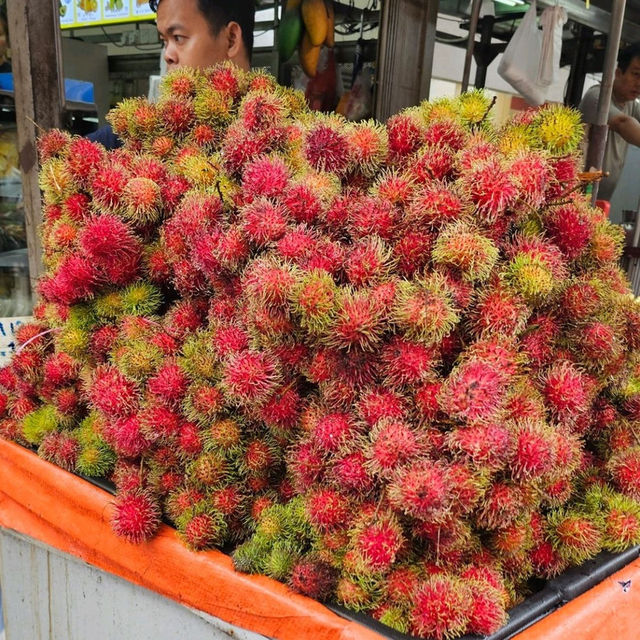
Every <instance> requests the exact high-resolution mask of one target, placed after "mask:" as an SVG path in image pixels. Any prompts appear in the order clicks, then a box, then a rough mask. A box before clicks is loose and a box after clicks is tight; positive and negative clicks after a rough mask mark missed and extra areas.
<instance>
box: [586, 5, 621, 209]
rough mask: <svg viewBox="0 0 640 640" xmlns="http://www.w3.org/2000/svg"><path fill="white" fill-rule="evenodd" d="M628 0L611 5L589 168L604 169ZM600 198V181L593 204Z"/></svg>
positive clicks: (596, 184) (591, 133) (594, 189)
mask: <svg viewBox="0 0 640 640" xmlns="http://www.w3.org/2000/svg"><path fill="white" fill-rule="evenodd" d="M625 4H626V0H613V6H612V7H611V29H610V31H609V38H608V40H607V50H606V52H605V55H604V68H603V70H602V85H601V86H600V96H599V98H598V115H597V117H596V124H592V125H591V130H590V134H589V148H588V150H587V169H588V170H590V169H591V168H592V167H593V168H595V169H602V160H603V159H604V150H605V146H606V144H607V132H608V128H609V127H608V125H607V121H608V119H609V107H610V105H611V92H612V90H613V76H614V74H615V70H616V59H617V56H618V48H619V47H620V36H621V33H622V23H623V20H624V9H625ZM597 198H598V183H597V182H595V183H594V185H593V194H592V196H591V202H592V204H595V202H596V200H597Z"/></svg>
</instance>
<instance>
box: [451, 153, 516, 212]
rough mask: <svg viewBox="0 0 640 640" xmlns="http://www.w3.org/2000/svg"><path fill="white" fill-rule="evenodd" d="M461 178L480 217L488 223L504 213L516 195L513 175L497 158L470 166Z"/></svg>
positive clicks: (513, 201) (511, 204)
mask: <svg viewBox="0 0 640 640" xmlns="http://www.w3.org/2000/svg"><path fill="white" fill-rule="evenodd" d="M463 180H464V184H465V188H466V189H467V190H468V192H469V197H470V198H471V200H472V202H473V203H474V204H475V205H476V207H477V210H478V214H479V216H480V218H481V219H482V220H486V221H487V222H490V223H491V222H494V221H495V220H496V219H497V218H498V217H499V216H501V215H504V213H505V211H506V210H507V209H508V208H509V207H511V206H513V204H514V203H515V201H516V199H517V197H518V187H517V186H516V183H515V181H514V179H513V177H512V176H511V175H510V173H509V172H508V171H507V170H505V168H504V167H503V166H502V165H501V164H500V162H499V161H498V160H487V161H486V162H484V163H482V164H480V165H478V166H476V167H472V168H471V169H470V170H469V172H468V173H466V174H465V175H464V177H463Z"/></svg>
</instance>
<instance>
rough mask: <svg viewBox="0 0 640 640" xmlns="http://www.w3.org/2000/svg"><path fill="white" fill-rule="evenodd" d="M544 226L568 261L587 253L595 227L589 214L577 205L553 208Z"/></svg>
mask: <svg viewBox="0 0 640 640" xmlns="http://www.w3.org/2000/svg"><path fill="white" fill-rule="evenodd" d="M544 224H545V227H546V230H547V232H548V234H549V236H550V238H551V239H552V240H553V242H555V243H556V244H557V245H558V246H559V247H560V249H561V250H562V252H563V253H564V255H565V256H566V257H567V259H568V260H575V259H576V258H578V257H580V255H581V254H582V253H583V252H584V251H585V249H586V248H587V246H588V245H589V241H590V240H591V237H592V235H593V231H594V225H593V222H592V219H591V216H590V215H589V213H588V212H587V211H586V210H585V208H584V207H579V206H578V205H577V204H568V205H564V206H561V207H557V208H556V207H554V208H552V209H551V210H550V211H549V213H548V214H547V215H546V217H545V220H544Z"/></svg>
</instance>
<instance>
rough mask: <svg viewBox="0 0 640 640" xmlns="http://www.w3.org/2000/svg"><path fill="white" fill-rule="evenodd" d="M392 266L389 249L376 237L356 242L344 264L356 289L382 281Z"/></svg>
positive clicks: (348, 276)
mask: <svg viewBox="0 0 640 640" xmlns="http://www.w3.org/2000/svg"><path fill="white" fill-rule="evenodd" d="M392 266H393V263H392V259H391V252H390V250H389V247H388V246H387V245H386V244H385V243H384V242H383V241H382V240H380V238H378V237H376V236H372V237H370V238H364V239H362V240H360V241H356V242H355V243H354V244H353V246H352V247H351V248H350V250H349V252H348V254H347V256H346V258H345V262H344V270H345V272H346V275H347V278H348V279H349V282H350V283H351V284H353V285H354V286H356V287H361V286H364V285H368V284H372V283H373V282H375V281H377V280H380V279H381V278H382V277H384V276H386V275H387V274H388V273H389V272H390V270H391V268H392Z"/></svg>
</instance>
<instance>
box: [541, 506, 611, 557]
mask: <svg viewBox="0 0 640 640" xmlns="http://www.w3.org/2000/svg"><path fill="white" fill-rule="evenodd" d="M547 522H548V531H549V538H550V540H551V544H552V545H553V548H554V550H555V551H557V552H558V554H559V555H560V557H561V558H563V559H564V560H567V561H569V562H571V564H581V563H583V562H584V561H585V560H588V559H589V558H592V557H593V556H595V555H596V554H597V553H598V552H599V551H600V550H601V548H602V530H601V527H600V525H599V524H598V523H597V522H596V521H595V519H594V518H592V517H589V516H588V515H586V514H581V513H579V512H577V511H574V512H571V511H565V510H562V509H560V510H557V511H552V512H551V513H550V514H549V515H548V516H547Z"/></svg>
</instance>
